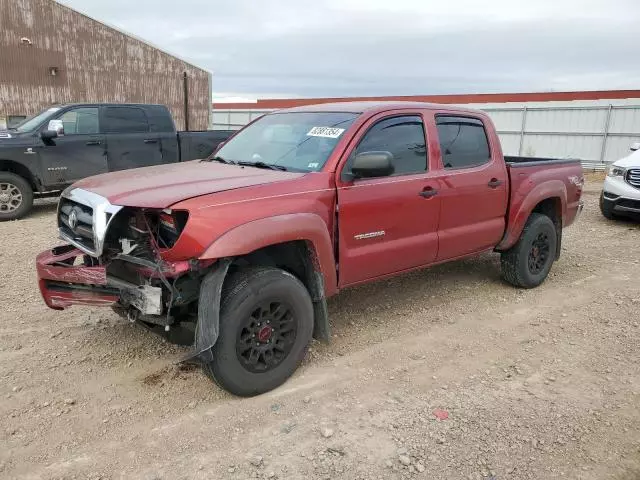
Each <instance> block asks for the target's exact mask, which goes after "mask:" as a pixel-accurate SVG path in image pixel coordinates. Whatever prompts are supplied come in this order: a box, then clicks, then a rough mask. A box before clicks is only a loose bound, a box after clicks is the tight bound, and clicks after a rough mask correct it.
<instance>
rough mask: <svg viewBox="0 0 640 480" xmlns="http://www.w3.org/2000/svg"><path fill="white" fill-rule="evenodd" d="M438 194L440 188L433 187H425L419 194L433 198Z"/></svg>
mask: <svg viewBox="0 0 640 480" xmlns="http://www.w3.org/2000/svg"><path fill="white" fill-rule="evenodd" d="M437 194H438V190H436V189H435V188H433V187H425V188H424V190H422V191H421V192H420V193H419V194H418V195H420V196H421V197H423V198H431V197H434V196H436V195H437Z"/></svg>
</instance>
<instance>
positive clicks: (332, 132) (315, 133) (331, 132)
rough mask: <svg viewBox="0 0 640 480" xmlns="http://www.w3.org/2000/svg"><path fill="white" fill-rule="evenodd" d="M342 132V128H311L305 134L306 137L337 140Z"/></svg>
mask: <svg viewBox="0 0 640 480" xmlns="http://www.w3.org/2000/svg"><path fill="white" fill-rule="evenodd" d="M342 132H344V128H334V127H313V128H312V129H311V130H309V133H307V136H308V137H326V138H338V137H339V136H340V135H342Z"/></svg>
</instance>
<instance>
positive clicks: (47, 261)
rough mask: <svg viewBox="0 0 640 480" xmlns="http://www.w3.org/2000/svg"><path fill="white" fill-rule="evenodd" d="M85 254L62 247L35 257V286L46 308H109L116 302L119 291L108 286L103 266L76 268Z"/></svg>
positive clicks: (81, 266) (69, 247) (73, 248)
mask: <svg viewBox="0 0 640 480" xmlns="http://www.w3.org/2000/svg"><path fill="white" fill-rule="evenodd" d="M84 255H85V254H84V252H82V251H80V250H78V249H77V248H75V247H74V246H72V245H63V246H61V247H56V248H53V249H51V250H47V251H45V252H42V253H41V254H40V255H38V257H37V258H36V270H37V273H38V287H39V288H40V293H41V294H42V298H43V300H44V303H46V304H47V306H48V307H49V308H53V309H54V310H64V309H65V308H68V307H70V306H71V305H93V306H109V305H112V304H114V303H116V302H117V301H118V300H119V298H120V291H119V290H118V289H116V288H113V287H110V286H109V285H108V284H107V269H106V267H104V266H85V265H75V263H76V262H77V259H78V258H80V259H83V258H84Z"/></svg>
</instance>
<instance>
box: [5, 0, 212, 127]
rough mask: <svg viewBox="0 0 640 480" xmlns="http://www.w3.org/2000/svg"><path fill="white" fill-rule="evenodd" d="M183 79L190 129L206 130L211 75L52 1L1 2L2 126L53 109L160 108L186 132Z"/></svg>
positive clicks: (13, 0) (209, 108) (209, 110)
mask: <svg viewBox="0 0 640 480" xmlns="http://www.w3.org/2000/svg"><path fill="white" fill-rule="evenodd" d="M53 68H55V69H56V72H55V75H52V69H53ZM184 72H186V73H187V77H188V87H189V95H188V97H189V128H190V129H191V130H206V129H207V128H208V127H209V119H210V114H211V85H210V83H211V78H210V73H209V72H207V71H206V70H202V69H200V68H197V67H195V66H193V65H191V64H189V63H186V62H185V61H183V60H180V59H178V58H176V57H174V56H171V55H169V54H167V53H165V52H163V51H161V50H158V49H156V48H154V47H153V46H151V45H148V44H147V43H145V42H143V41H141V40H138V39H136V38H133V37H130V36H128V35H125V34H123V33H121V32H120V31H118V30H115V29H113V28H110V27H108V26H106V25H103V24H102V23H100V22H98V21H96V20H93V19H91V18H89V17H87V16H85V15H83V14H81V13H79V12H76V11H74V10H72V9H70V8H68V7H66V6H64V5H61V4H59V3H56V2H55V1H53V0H0V121H2V120H3V117H4V119H6V118H8V117H9V116H13V115H16V116H17V115H31V114H33V113H36V112H38V111H39V110H41V109H43V108H45V107H47V106H50V105H52V104H55V103H71V102H118V103H126V102H130V103H161V104H164V105H167V106H168V107H169V109H170V110H171V113H172V114H173V117H174V120H175V122H176V127H177V128H178V129H184V128H185V118H184V87H183V74H184Z"/></svg>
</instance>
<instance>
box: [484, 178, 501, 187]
mask: <svg viewBox="0 0 640 480" xmlns="http://www.w3.org/2000/svg"><path fill="white" fill-rule="evenodd" d="M487 185H489V188H498V187H499V186H500V185H502V180H498V179H497V178H492V179H491V181H489V183H488V184H487Z"/></svg>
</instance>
